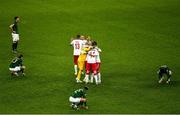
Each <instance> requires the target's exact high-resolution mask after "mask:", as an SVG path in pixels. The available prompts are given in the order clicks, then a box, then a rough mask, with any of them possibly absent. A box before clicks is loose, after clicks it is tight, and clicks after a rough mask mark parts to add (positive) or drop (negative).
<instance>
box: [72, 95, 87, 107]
mask: <svg viewBox="0 0 180 115" xmlns="http://www.w3.org/2000/svg"><path fill="white" fill-rule="evenodd" d="M69 101H70V102H71V107H72V108H73V109H77V108H78V106H79V105H81V104H83V103H84V102H86V99H85V98H74V97H69Z"/></svg>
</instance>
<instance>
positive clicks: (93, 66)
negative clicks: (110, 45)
mask: <svg viewBox="0 0 180 115" xmlns="http://www.w3.org/2000/svg"><path fill="white" fill-rule="evenodd" d="M91 70H92V71H93V73H94V74H97V64H96V63H87V64H86V74H89V73H90V72H91Z"/></svg>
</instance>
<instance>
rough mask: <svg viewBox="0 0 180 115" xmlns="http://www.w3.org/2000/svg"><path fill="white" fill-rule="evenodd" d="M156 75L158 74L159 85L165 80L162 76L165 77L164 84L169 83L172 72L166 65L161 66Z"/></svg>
mask: <svg viewBox="0 0 180 115" xmlns="http://www.w3.org/2000/svg"><path fill="white" fill-rule="evenodd" d="M157 73H158V76H159V83H162V82H163V80H164V78H165V77H164V75H166V76H167V80H166V83H170V81H171V75H172V71H171V70H170V69H169V67H168V66H167V65H163V66H161V67H160V68H159V70H158V72H157Z"/></svg>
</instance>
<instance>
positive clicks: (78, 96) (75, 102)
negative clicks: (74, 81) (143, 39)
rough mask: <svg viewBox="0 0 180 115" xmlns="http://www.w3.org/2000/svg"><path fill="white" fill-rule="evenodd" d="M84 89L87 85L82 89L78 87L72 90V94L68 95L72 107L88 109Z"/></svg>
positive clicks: (86, 88)
mask: <svg viewBox="0 0 180 115" xmlns="http://www.w3.org/2000/svg"><path fill="white" fill-rule="evenodd" d="M86 90H88V87H84V89H78V90H75V91H74V92H73V94H72V95H71V96H70V97H69V101H70V102H71V107H72V108H73V109H76V110H78V109H88V106H87V103H86V102H87V99H86Z"/></svg>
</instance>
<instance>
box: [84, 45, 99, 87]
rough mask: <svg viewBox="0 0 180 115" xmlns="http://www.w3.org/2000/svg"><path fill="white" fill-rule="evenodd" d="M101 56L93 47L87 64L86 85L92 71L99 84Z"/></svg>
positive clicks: (88, 55)
mask: <svg viewBox="0 0 180 115" xmlns="http://www.w3.org/2000/svg"><path fill="white" fill-rule="evenodd" d="M98 55H99V52H98V51H97V50H96V49H95V47H93V49H91V50H90V51H89V52H88V54H87V58H86V59H87V64H86V76H85V78H84V81H85V82H86V83H88V82H89V74H90V72H91V71H92V72H93V75H94V78H95V81H96V84H98V78H97V63H96V60H97V56H98Z"/></svg>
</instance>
